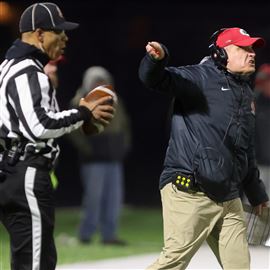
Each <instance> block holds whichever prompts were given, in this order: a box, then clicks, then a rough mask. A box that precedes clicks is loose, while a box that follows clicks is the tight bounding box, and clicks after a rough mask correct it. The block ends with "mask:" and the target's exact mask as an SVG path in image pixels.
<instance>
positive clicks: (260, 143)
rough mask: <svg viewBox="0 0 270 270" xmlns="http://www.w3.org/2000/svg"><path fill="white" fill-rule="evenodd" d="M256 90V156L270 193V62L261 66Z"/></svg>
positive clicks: (256, 81)
mask: <svg viewBox="0 0 270 270" xmlns="http://www.w3.org/2000/svg"><path fill="white" fill-rule="evenodd" d="M255 91H256V122H255V123H256V158H257V163H258V168H259V171H260V175H261V179H262V180H263V181H264V184H265V187H266V192H267V193H268V195H270V183H269V181H270V139H269V138H270V121H269V115H270V64H263V65H261V66H260V67H259V69H258V72H257V74H256V78H255Z"/></svg>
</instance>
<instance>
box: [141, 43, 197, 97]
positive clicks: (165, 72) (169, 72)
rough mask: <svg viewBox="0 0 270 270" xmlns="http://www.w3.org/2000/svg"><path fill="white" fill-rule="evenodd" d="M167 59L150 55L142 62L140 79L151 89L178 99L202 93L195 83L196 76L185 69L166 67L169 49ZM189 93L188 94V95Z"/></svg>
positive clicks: (166, 52) (166, 53)
mask: <svg viewBox="0 0 270 270" xmlns="http://www.w3.org/2000/svg"><path fill="white" fill-rule="evenodd" d="M162 47H163V49H164V50H165V58H164V59H162V60H155V59H153V58H152V57H151V56H150V55H149V54H148V53H146V55H145V56H144V58H143V59H142V60H141V63H140V67H139V78H140V80H141V81H142V82H143V84H144V85H145V86H146V87H147V88H150V89H153V90H157V91H161V92H166V93H168V94H169V95H171V96H173V97H176V98H184V97H185V98H187V97H189V96H190V97H192V96H194V94H197V93H198V92H200V90H199V87H198V86H197V85H196V82H195V77H196V76H195V74H193V72H192V71H191V72H190V71H187V70H185V69H184V68H176V67H168V68H167V67H166V65H167V63H168V60H169V54H168V50H167V48H166V47H165V46H164V45H162ZM187 93H188V94H187Z"/></svg>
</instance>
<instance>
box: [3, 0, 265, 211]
mask: <svg viewBox="0 0 270 270" xmlns="http://www.w3.org/2000/svg"><path fill="white" fill-rule="evenodd" d="M1 2H2V1H0V3H1ZM7 2H8V3H9V4H10V10H11V13H12V15H11V17H10V18H8V19H7V20H3V18H4V15H5V14H4V12H3V8H2V10H1V5H0V60H1V61H2V59H3V57H4V54H5V51H6V50H7V48H8V47H9V46H10V44H11V43H12V41H13V40H14V39H15V38H16V37H17V36H18V20H19V16H20V14H21V12H22V11H23V10H24V9H25V8H26V7H27V6H29V5H30V4H32V3H34V1H7ZM54 2H55V3H56V4H58V5H59V7H60V9H61V10H62V12H63V14H64V16H65V18H66V19H67V20H69V21H75V22H79V23H80V27H79V28H78V29H77V30H75V31H73V32H69V33H68V36H69V44H68V48H67V50H66V56H65V57H66V61H65V62H64V63H62V64H60V66H59V78H60V87H59V89H58V100H59V103H60V107H61V108H62V109H65V108H67V107H68V103H69V101H70V99H71V98H72V97H73V95H74V94H75V91H76V89H77V88H78V87H79V85H80V83H81V79H82V73H83V71H84V70H85V69H86V68H88V67H89V66H91V65H102V66H104V67H106V68H107V69H109V70H110V71H111V72H112V74H113V75H114V77H115V84H116V90H117V92H118V94H119V95H120V96H121V97H122V98H123V100H124V102H125V104H126V107H127V111H128V113H129V115H130V118H131V124H132V150H131V151H130V153H129V155H128V157H127V159H126V161H125V175H126V177H125V202H126V203H127V204H134V205H148V206H149V205H157V204H159V200H160V198H159V191H158V178H159V175H160V172H161V170H162V163H163V157H164V154H165V151H166V145H167V140H168V130H167V121H166V120H167V116H168V109H169V104H170V100H169V98H168V97H166V96H165V95H163V94H159V93H155V92H151V91H149V90H147V89H145V88H144V87H143V85H142V84H141V82H140V81H139V79H138V66H139V63H140V60H141V58H142V57H143V55H144V53H145V45H146V43H147V41H153V40H156V41H159V42H161V43H164V44H165V45H166V46H167V47H168V48H169V51H170V55H171V59H170V63H169V64H170V65H176V66H180V65H187V64H195V63H198V62H199V61H200V60H201V59H202V58H203V57H204V56H205V55H207V54H208V41H209V37H210V36H211V35H212V33H213V32H215V31H216V30H218V29H220V28H223V27H241V28H244V29H245V30H246V31H247V32H248V33H249V34H250V35H254V36H263V37H264V38H265V39H266V41H267V43H268V45H266V46H265V47H264V48H263V49H260V50H258V52H257V66H259V65H260V64H262V63H266V62H270V22H269V10H270V4H267V3H262V2H260V1H252V2H251V3H246V1H215V2H212V1H198V2H197V1H192V0H190V1H186V0H182V1H129V0H126V1H110V2H107V1H103V0H99V1H81V0H76V1H54ZM1 18H2V19H1ZM59 143H60V145H61V149H62V151H61V156H60V160H59V165H58V167H57V171H56V172H57V175H58V178H59V181H60V185H59V188H58V190H57V203H58V205H59V206H64V205H78V204H79V203H80V199H81V184H80V179H79V171H78V161H77V153H76V151H75V149H74V148H73V146H72V145H71V144H70V142H69V141H68V139H67V137H63V138H61V139H59Z"/></svg>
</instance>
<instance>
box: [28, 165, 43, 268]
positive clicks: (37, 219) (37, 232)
mask: <svg viewBox="0 0 270 270" xmlns="http://www.w3.org/2000/svg"><path fill="white" fill-rule="evenodd" d="M35 176H36V169H35V168H33V167H28V168H27V170H26V173H25V181H24V188H25V195H26V199H27V201H28V205H29V208H30V212H31V216H32V251H33V262H32V270H39V269H40V255H41V241H42V240H41V215H40V211H39V207H38V203H37V199H36V197H35V194H34V183H35Z"/></svg>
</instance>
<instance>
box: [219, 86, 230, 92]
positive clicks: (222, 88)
mask: <svg viewBox="0 0 270 270" xmlns="http://www.w3.org/2000/svg"><path fill="white" fill-rule="evenodd" d="M228 90H231V89H230V88H227V87H223V86H222V87H221V91H228Z"/></svg>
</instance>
